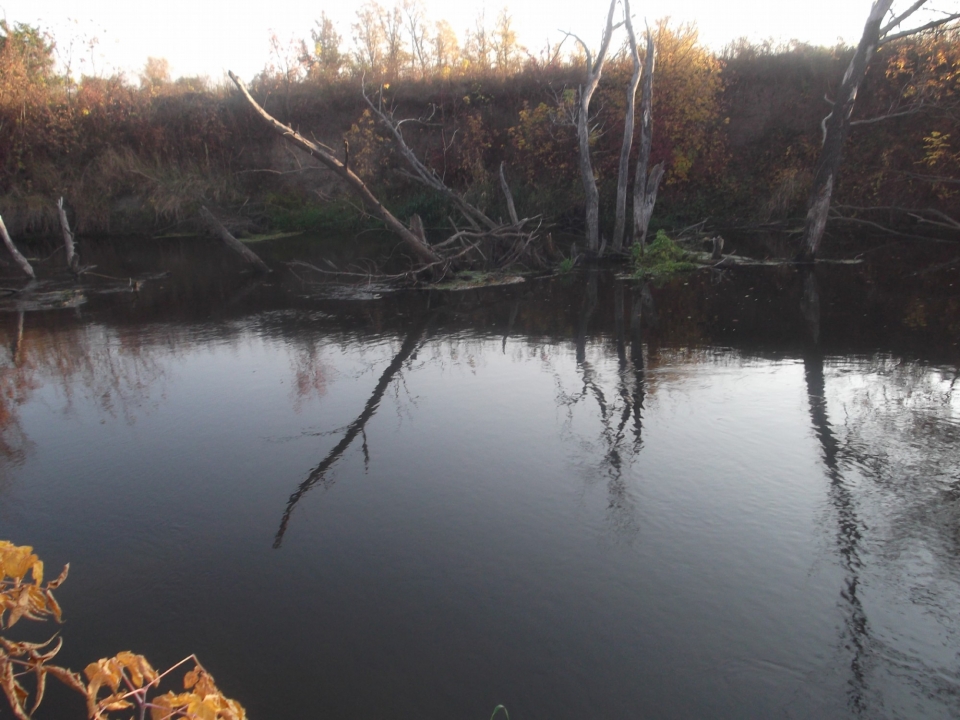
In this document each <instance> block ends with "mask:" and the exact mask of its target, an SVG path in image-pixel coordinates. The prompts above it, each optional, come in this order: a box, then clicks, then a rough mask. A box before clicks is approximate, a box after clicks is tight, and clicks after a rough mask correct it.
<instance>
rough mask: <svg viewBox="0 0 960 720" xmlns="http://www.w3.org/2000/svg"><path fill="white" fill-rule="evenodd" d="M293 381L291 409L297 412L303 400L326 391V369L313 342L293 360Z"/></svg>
mask: <svg viewBox="0 0 960 720" xmlns="http://www.w3.org/2000/svg"><path fill="white" fill-rule="evenodd" d="M293 381H294V386H293V392H294V399H293V409H294V411H295V412H298V413H299V412H300V411H301V410H302V409H303V404H304V403H305V402H308V401H309V400H310V399H311V398H313V397H318V398H319V397H321V396H322V395H323V394H324V393H325V392H326V391H327V369H326V367H325V365H324V363H323V362H322V361H321V359H320V352H319V349H318V348H317V345H316V344H315V343H313V342H311V343H309V344H308V345H307V346H306V347H303V348H301V349H300V352H298V353H297V357H296V359H295V360H294V361H293Z"/></svg>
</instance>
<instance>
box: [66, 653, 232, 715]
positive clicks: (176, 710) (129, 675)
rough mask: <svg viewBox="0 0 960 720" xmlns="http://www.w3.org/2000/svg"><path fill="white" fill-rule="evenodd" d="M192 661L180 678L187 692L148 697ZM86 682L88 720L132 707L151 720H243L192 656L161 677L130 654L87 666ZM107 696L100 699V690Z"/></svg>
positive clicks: (136, 656)
mask: <svg viewBox="0 0 960 720" xmlns="http://www.w3.org/2000/svg"><path fill="white" fill-rule="evenodd" d="M190 660H192V661H193V663H194V667H193V669H192V670H190V671H188V672H187V673H186V675H185V676H184V678H183V687H184V689H185V690H187V691H188V692H182V693H173V692H167V693H164V694H163V695H159V696H157V697H154V698H149V697H148V693H149V692H150V691H151V690H156V689H157V687H158V686H159V684H160V682H161V680H163V679H164V678H165V677H166V676H167V675H168V674H169V673H171V672H172V671H173V670H175V669H176V668H178V667H180V666H181V665H183V664H184V663H186V662H188V661H190ZM84 672H85V673H86V675H87V679H88V680H89V683H90V684H89V686H88V687H87V712H88V713H89V716H90V718H91V720H111V718H112V716H111V715H110V713H113V712H120V711H123V710H128V709H130V708H133V707H137V708H149V709H150V717H151V720H177V719H181V718H182V719H183V720H246V717H247V715H246V712H245V711H244V709H243V706H241V705H240V703H238V702H237V701H236V700H231V699H230V698H227V697H224V695H223V694H222V693H221V692H220V690H219V689H218V688H217V686H216V684H215V683H214V681H213V676H212V675H210V673H208V672H207V671H206V670H205V669H204V668H203V666H202V665H201V664H200V662H199V661H198V660H197V658H196V657H195V656H193V655H191V656H189V657H187V658H185V659H183V660H181V661H180V662H179V663H177V664H176V665H174V666H173V667H172V668H170V669H169V670H167V671H166V672H164V673H163V674H157V672H156V670H154V669H153V668H152V667H151V666H150V663H149V662H147V659H146V658H145V657H143V656H142V655H135V654H134V653H131V652H121V653H118V654H117V655H116V656H115V657H112V658H104V659H102V660H98V661H97V662H95V663H90V665H88V666H87V669H86V670H85V671H84ZM104 688H106V689H108V690H109V691H110V692H109V694H107V695H106V696H105V697H103V698H99V697H98V696H99V695H100V691H101V690H102V689H104Z"/></svg>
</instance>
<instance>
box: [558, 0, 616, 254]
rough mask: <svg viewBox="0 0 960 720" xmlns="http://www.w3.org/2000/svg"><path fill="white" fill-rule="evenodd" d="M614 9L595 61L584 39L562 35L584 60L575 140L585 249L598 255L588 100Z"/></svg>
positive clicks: (611, 27)
mask: <svg viewBox="0 0 960 720" xmlns="http://www.w3.org/2000/svg"><path fill="white" fill-rule="evenodd" d="M616 7H617V0H611V2H610V9H609V10H608V11H607V24H606V26H605V27H604V30H603V36H602V37H601V39H600V49H599V50H598V51H597V56H596V57H595V58H594V56H593V53H591V52H590V48H589V47H588V46H587V44H586V43H585V42H584V41H583V40H581V39H580V38H579V37H577V35H575V34H574V33H570V32H567V33H565V34H566V35H567V36H569V37H572V38H573V39H574V40H576V41H577V43H578V44H579V45H580V47H581V48H582V49H583V53H584V55H585V56H586V59H587V74H586V77H585V78H584V83H583V84H582V85H581V86H580V101H579V104H578V108H577V139H578V141H579V145H580V175H581V176H582V178H583V192H584V195H586V204H587V208H586V215H587V247H588V248H589V249H590V250H591V251H592V252H598V251H599V249H600V193H599V191H598V190H597V179H596V178H595V177H594V175H593V163H592V162H591V160H590V100H591V99H592V98H593V93H594V92H595V91H596V89H597V85H599V84H600V76H601V75H602V74H603V64H604V62H606V59H607V50H608V49H609V48H610V39H611V37H612V36H613V31H614V30H615V29H616V28H615V27H614V24H613V12H614V10H615V9H616ZM617 27H619V25H617Z"/></svg>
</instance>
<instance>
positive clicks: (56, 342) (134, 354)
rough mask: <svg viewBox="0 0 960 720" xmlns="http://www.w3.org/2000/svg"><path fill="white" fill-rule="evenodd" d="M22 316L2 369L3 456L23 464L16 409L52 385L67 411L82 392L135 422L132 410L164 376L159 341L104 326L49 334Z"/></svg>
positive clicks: (24, 442) (23, 439)
mask: <svg viewBox="0 0 960 720" xmlns="http://www.w3.org/2000/svg"><path fill="white" fill-rule="evenodd" d="M31 317H36V316H31V315H30V314H29V313H18V314H17V316H16V321H15V326H14V327H12V328H11V327H10V326H9V325H8V326H7V334H8V338H9V340H8V342H7V343H5V344H6V345H7V346H8V347H9V358H8V360H7V362H4V363H3V364H0V456H3V457H4V458H6V459H8V460H12V461H13V462H19V461H21V460H22V459H23V457H24V453H25V448H26V447H28V440H27V438H26V436H25V434H24V432H23V430H22V428H21V427H20V420H19V414H18V408H19V407H20V406H21V405H23V404H24V403H26V402H27V401H28V400H29V399H30V397H31V395H32V394H33V392H34V391H35V390H37V389H39V388H40V387H42V386H44V385H51V384H52V385H53V386H54V387H56V388H57V389H58V391H59V392H60V393H61V394H62V396H63V398H64V400H65V404H66V409H67V410H68V411H69V410H70V409H71V408H72V406H73V401H74V398H75V395H76V393H77V392H78V391H80V392H82V393H84V394H86V395H87V396H88V397H89V398H90V399H91V400H92V401H93V402H95V403H96V404H97V406H98V407H99V408H100V409H101V410H102V411H103V412H106V413H108V414H110V415H116V414H121V415H122V416H123V417H124V418H125V420H126V421H127V422H128V423H133V422H134V421H135V412H134V409H135V408H136V407H138V406H139V405H140V404H141V403H142V400H143V399H144V398H145V397H146V395H147V394H148V393H149V390H150V387H151V386H152V385H153V384H155V383H156V381H157V380H158V379H160V378H161V377H162V376H163V368H162V367H161V365H160V363H159V362H158V361H157V359H156V357H155V355H156V351H157V350H165V348H160V347H158V346H157V345H156V343H155V341H156V338H151V340H150V341H146V340H145V338H144V334H143V333H142V332H140V331H126V332H125V331H123V330H117V331H112V330H110V329H108V328H106V327H104V326H100V325H83V326H67V327H57V328H55V329H48V328H46V327H43V326H41V325H40V324H39V323H37V322H34V323H31Z"/></svg>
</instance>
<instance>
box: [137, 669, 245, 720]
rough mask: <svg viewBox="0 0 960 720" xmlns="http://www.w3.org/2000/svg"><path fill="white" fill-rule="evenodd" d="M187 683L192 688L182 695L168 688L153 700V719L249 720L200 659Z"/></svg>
mask: <svg viewBox="0 0 960 720" xmlns="http://www.w3.org/2000/svg"><path fill="white" fill-rule="evenodd" d="M194 662H196V659H195V658H194ZM183 687H184V689H186V690H192V692H185V693H180V694H178V695H175V694H173V693H172V692H168V693H166V694H165V695H161V696H160V697H158V698H156V699H155V700H154V701H153V706H152V707H151V709H150V714H151V718H152V720H168V719H169V718H198V719H199V720H246V717H247V714H246V712H245V711H244V709H243V707H242V706H241V705H240V703H238V702H237V701H236V700H231V699H229V698H227V697H224V696H223V694H222V693H221V692H220V690H218V689H217V686H216V684H215V683H214V682H213V676H212V675H210V673H208V672H207V671H206V670H204V669H203V667H202V666H201V665H200V663H199V662H196V665H195V667H194V669H193V670H190V671H189V672H188V673H187V674H186V675H185V676H184V678H183Z"/></svg>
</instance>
